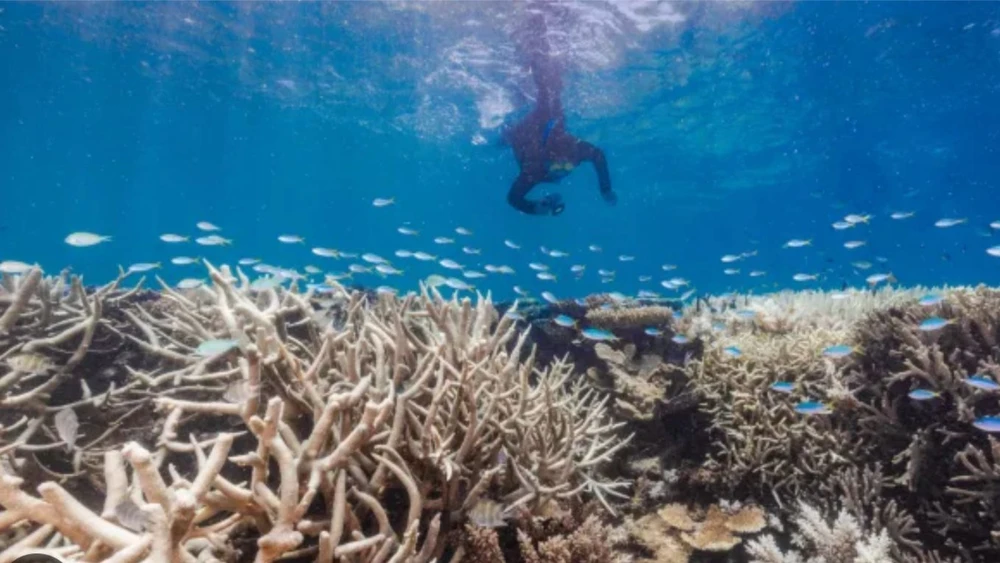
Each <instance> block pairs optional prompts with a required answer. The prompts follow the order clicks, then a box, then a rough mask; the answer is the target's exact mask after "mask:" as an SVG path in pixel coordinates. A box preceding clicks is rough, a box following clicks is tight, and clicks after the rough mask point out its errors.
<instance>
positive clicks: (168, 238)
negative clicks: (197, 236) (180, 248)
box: [160, 233, 191, 243]
mask: <svg viewBox="0 0 1000 563" xmlns="http://www.w3.org/2000/svg"><path fill="white" fill-rule="evenodd" d="M160 240H162V241H163V242H171V243H175V242H187V241H189V240H191V239H190V237H185V236H181V235H175V234H172V233H167V234H165V235H160Z"/></svg>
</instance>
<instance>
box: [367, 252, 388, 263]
mask: <svg viewBox="0 0 1000 563" xmlns="http://www.w3.org/2000/svg"><path fill="white" fill-rule="evenodd" d="M361 259H362V260H364V261H365V262H368V263H369V264H385V263H386V262H387V261H386V259H385V258H382V257H381V256H379V255H378V254H372V253H370V252H366V253H365V254H362V255H361Z"/></svg>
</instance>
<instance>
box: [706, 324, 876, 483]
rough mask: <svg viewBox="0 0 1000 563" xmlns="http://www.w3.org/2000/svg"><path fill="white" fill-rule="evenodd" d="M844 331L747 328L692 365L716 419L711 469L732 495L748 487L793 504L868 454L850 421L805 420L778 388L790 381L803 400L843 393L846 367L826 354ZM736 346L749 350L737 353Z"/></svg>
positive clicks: (721, 340) (725, 338) (718, 343)
mask: <svg viewBox="0 0 1000 563" xmlns="http://www.w3.org/2000/svg"><path fill="white" fill-rule="evenodd" d="M841 336H842V335H841V333H838V332H833V331H830V330H827V329H814V330H811V331H808V332H805V331H800V332H797V333H794V334H771V333H764V332H752V331H747V332H743V333H738V334H736V335H727V336H723V337H720V338H719V339H718V340H717V341H716V342H715V344H713V345H711V346H709V347H708V349H707V350H706V352H705V355H704V356H703V357H702V358H701V359H699V360H695V361H692V362H691V363H690V364H689V365H688V366H687V373H688V377H689V378H690V381H691V384H692V386H693V388H694V389H695V391H696V392H697V393H698V394H699V395H700V397H701V400H702V402H701V407H700V408H701V410H702V412H704V413H708V414H709V415H710V416H711V425H712V431H713V433H712V437H713V438H714V440H713V444H712V448H713V451H712V452H711V454H710V456H709V459H708V461H707V462H706V465H705V467H706V468H708V469H709V470H710V471H712V472H713V473H714V474H715V475H716V477H715V479H718V481H719V482H718V485H721V486H722V487H723V488H724V490H725V491H726V492H731V491H735V490H737V489H740V488H743V487H748V488H749V490H750V491H753V492H765V491H766V492H768V494H773V495H775V496H776V497H777V498H778V499H781V500H786V501H787V500H790V499H793V498H798V497H799V495H800V494H802V493H803V492H804V491H807V490H815V489H816V487H818V486H820V485H821V484H823V483H824V481H825V480H826V477H827V476H828V475H829V473H830V472H831V471H833V470H834V469H836V468H837V467H840V466H843V465H846V464H848V463H850V462H851V461H852V460H856V459H858V458H859V457H860V456H862V455H864V450H863V449H858V447H857V446H858V443H857V440H856V439H854V438H853V437H852V435H851V434H850V431H849V426H848V425H842V424H838V423H837V422H831V421H830V420H828V419H823V418H817V417H803V416H801V415H799V414H797V413H796V412H795V411H794V410H793V407H794V405H795V403H796V402H797V400H796V399H795V398H793V397H791V396H789V395H787V394H782V393H777V392H774V391H772V390H771V389H770V386H771V385H772V384H774V383H775V382H778V381H781V382H789V383H793V384H794V385H795V392H796V396H797V397H812V398H816V399H839V398H841V397H842V395H843V391H842V385H841V384H840V382H839V380H838V374H839V373H840V369H841V367H840V366H839V365H838V364H836V363H834V362H833V361H831V360H829V359H826V358H823V357H822V355H821V354H820V352H821V351H822V350H823V348H824V347H826V346H829V345H831V344H836V343H838V342H839V341H840V338H841ZM728 346H738V347H739V349H740V350H741V351H742V353H741V354H740V355H739V357H733V356H732V355H730V354H728V353H726V352H725V351H724V349H723V348H724V347H728Z"/></svg>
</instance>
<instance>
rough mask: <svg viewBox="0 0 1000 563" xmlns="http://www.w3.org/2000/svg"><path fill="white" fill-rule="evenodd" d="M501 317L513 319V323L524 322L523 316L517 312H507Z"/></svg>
mask: <svg viewBox="0 0 1000 563" xmlns="http://www.w3.org/2000/svg"><path fill="white" fill-rule="evenodd" d="M503 316H505V317H508V318H511V319H514V320H515V321H523V320H524V315H522V314H521V313H518V312H517V311H507V312H506V313H504V315H503Z"/></svg>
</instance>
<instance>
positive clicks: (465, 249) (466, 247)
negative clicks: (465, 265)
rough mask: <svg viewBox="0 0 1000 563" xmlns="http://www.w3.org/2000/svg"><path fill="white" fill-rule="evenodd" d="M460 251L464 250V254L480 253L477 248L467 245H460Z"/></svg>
mask: <svg viewBox="0 0 1000 563" xmlns="http://www.w3.org/2000/svg"><path fill="white" fill-rule="evenodd" d="M462 252H464V253H466V254H472V255H477V254H480V250H479V249H478V248H470V247H468V246H463V247H462Z"/></svg>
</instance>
